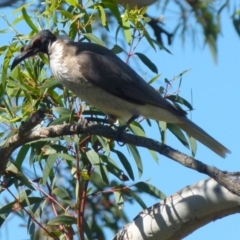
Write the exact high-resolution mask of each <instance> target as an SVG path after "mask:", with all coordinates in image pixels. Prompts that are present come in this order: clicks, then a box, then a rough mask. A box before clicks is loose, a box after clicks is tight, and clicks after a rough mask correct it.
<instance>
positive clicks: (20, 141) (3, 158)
mask: <svg viewBox="0 0 240 240" xmlns="http://www.w3.org/2000/svg"><path fill="white" fill-rule="evenodd" d="M42 117H43V110H42V109H40V110H38V111H37V112H36V113H35V114H34V115H32V117H31V118H30V120H29V121H28V122H27V123H24V125H25V129H27V131H26V132H25V133H22V130H21V131H20V132H19V133H18V134H16V135H14V136H12V137H10V138H9V139H8V140H7V141H6V143H5V144H4V145H3V146H2V147H1V149H0V174H3V172H4V171H5V169H6V164H7V162H8V159H9V157H10V155H11V154H12V153H13V151H14V150H15V149H16V148H18V147H20V146H22V145H24V144H26V143H29V142H32V141H36V140H39V139H44V138H55V137H61V136H64V135H73V134H82V133H85V134H86V133H87V134H95V135H99V136H103V137H106V138H109V139H112V140H115V141H118V142H123V143H128V144H132V145H135V146H139V147H144V148H148V149H151V150H154V151H156V152H158V153H160V154H162V155H164V156H166V157H167V158H170V159H172V160H174V161H176V162H178V163H180V164H182V165H184V166H185V167H188V168H191V169H193V170H196V171H198V172H200V173H204V174H207V175H208V176H210V177H211V178H213V179H215V180H216V181H217V182H218V183H219V184H221V185H222V186H224V187H226V188H227V189H228V190H229V191H230V192H232V193H234V194H237V195H238V196H240V183H239V182H234V181H233V180H232V179H229V178H228V172H226V171H221V170H219V169H218V168H216V167H211V166H209V165H207V164H204V163H202V162H200V161H198V160H196V159H194V158H192V157H190V156H187V155H186V154H183V153H181V152H179V151H177V150H175V149H173V148H171V147H170V146H167V145H165V144H162V143H160V142H158V141H155V140H153V139H150V138H146V137H140V136H135V135H132V134H128V133H124V132H123V133H121V134H119V132H118V131H115V130H113V129H112V128H111V127H109V126H102V125H97V124H94V123H91V122H88V121H87V120H86V119H81V120H80V121H79V123H78V124H63V125H55V126H49V127H40V128H36V127H35V126H36V125H37V124H38V123H39V122H40V121H41V120H42ZM32 122H34V124H33V123H32ZM28 126H31V127H35V129H33V130H32V131H30V129H29V127H28ZM20 129H21V127H20ZM23 136H24V137H23Z"/></svg>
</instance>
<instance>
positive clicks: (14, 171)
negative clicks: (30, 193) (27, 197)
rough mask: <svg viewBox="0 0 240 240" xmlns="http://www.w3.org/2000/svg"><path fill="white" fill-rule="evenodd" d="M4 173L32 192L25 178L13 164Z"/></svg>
mask: <svg viewBox="0 0 240 240" xmlns="http://www.w3.org/2000/svg"><path fill="white" fill-rule="evenodd" d="M6 171H7V172H8V173H10V174H11V175H12V176H14V177H15V178H16V179H18V180H19V181H20V183H21V184H23V185H25V186H26V187H28V188H30V189H32V190H34V188H33V187H32V185H31V183H30V182H29V181H28V179H27V177H26V176H25V175H24V174H23V173H22V172H21V171H20V170H19V169H18V168H17V167H16V166H15V164H14V163H11V164H10V165H9V166H8V167H7V169H6Z"/></svg>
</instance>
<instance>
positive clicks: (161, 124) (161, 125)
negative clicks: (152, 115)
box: [158, 121, 167, 143]
mask: <svg viewBox="0 0 240 240" xmlns="http://www.w3.org/2000/svg"><path fill="white" fill-rule="evenodd" d="M158 126H159V128H160V133H161V141H162V143H166V141H167V131H166V130H167V123H166V122H163V121H158Z"/></svg>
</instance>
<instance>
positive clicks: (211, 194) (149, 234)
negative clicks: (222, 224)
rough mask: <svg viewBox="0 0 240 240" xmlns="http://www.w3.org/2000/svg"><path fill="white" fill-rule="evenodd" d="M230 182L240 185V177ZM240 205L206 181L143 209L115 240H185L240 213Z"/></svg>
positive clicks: (221, 188) (228, 193)
mask: <svg viewBox="0 0 240 240" xmlns="http://www.w3.org/2000/svg"><path fill="white" fill-rule="evenodd" d="M228 178H230V179H232V180H234V181H236V182H240V176H239V174H238V175H234V176H232V175H228ZM239 203H240V197H239V196H237V195H235V194H232V193H230V192H229V191H228V190H227V189H226V188H224V187H223V186H221V185H220V184H218V183H217V182H216V181H215V180H213V179H206V180H203V181H200V182H198V183H196V184H194V185H191V186H187V187H185V188H183V189H181V190H180V191H178V192H177V193H175V194H173V195H172V196H170V197H168V198H166V199H164V200H162V201H161V202H160V203H156V204H154V205H153V206H151V207H149V208H147V209H144V210H143V211H142V212H140V213H139V214H138V215H137V216H136V217H135V218H134V220H133V222H131V223H129V224H127V225H125V226H124V227H123V229H122V230H121V231H119V232H118V233H117V234H116V235H115V236H114V238H113V240H123V239H124V240H127V239H129V240H130V239H139V240H140V239H142V240H143V239H144V240H147V239H151V240H155V239H156V240H157V239H161V240H176V239H183V238H184V237H186V236H187V235H189V234H190V233H192V232H194V231H195V230H196V229H199V228H200V227H202V226H204V225H206V224H208V223H209V222H211V221H215V220H217V219H219V218H223V217H226V216H229V215H231V214H235V213H239V212H240V206H239Z"/></svg>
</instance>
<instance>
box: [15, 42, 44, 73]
mask: <svg viewBox="0 0 240 240" xmlns="http://www.w3.org/2000/svg"><path fill="white" fill-rule="evenodd" d="M39 52H40V49H38V48H33V47H32V46H26V47H23V48H21V53H20V54H19V55H18V56H16V57H15V58H14V60H13V62H12V66H11V70H13V69H14V68H15V67H16V66H17V65H18V64H19V63H20V62H22V61H23V60H25V59H26V58H29V57H32V56H34V55H36V54H37V53H39Z"/></svg>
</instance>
